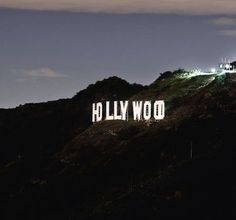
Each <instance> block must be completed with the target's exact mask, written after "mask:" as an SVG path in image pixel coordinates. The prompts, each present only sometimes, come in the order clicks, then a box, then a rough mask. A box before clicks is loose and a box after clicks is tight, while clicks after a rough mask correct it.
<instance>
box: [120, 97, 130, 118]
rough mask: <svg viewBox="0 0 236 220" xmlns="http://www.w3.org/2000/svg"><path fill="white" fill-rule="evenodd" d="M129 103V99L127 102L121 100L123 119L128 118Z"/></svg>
mask: <svg viewBox="0 0 236 220" xmlns="http://www.w3.org/2000/svg"><path fill="white" fill-rule="evenodd" d="M128 103H129V101H125V103H124V102H123V101H120V112H121V116H122V120H124V121H125V120H127V118H126V115H127V112H128Z"/></svg>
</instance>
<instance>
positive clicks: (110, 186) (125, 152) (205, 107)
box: [0, 70, 236, 220]
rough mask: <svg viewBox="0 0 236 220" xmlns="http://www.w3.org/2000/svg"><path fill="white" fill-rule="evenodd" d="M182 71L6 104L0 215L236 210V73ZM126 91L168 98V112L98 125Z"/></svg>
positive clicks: (0, 115)
mask: <svg viewBox="0 0 236 220" xmlns="http://www.w3.org/2000/svg"><path fill="white" fill-rule="evenodd" d="M182 73H183V72H182V70H181V71H180V70H179V71H176V72H174V73H172V72H166V73H164V74H162V75H161V77H160V78H158V79H157V80H156V81H155V82H154V83H152V84H151V85H150V86H148V87H143V86H141V85H137V84H133V85H131V84H129V83H127V82H126V81H124V80H122V79H119V78H117V77H111V78H109V79H105V80H103V81H100V82H97V83H96V84H94V85H90V86H88V88H87V89H85V90H83V91H81V92H79V93H78V94H76V95H75V96H74V97H73V98H72V99H66V100H58V101H53V102H48V103H40V104H26V105H23V106H20V107H18V108H15V109H8V110H4V109H2V110H0V135H1V145H0V203H1V212H0V219H36V220H37V219H43V220H44V219H45V220H47V219H50V220H51V219H63V220H64V219H83V220H92V219H102V220H104V219H109V220H110V219H114V220H126V219H127V220H132V219H173V218H175V219H188V220H189V219H207V220H209V219H214V220H215V219H231V218H233V219H234V218H235V211H233V210H235V209H234V208H235V207H234V204H235V203H234V201H235V182H234V181H233V180H232V179H234V178H232V177H233V175H234V172H233V169H232V168H233V167H234V166H233V165H234V163H233V161H234V159H235V150H234V147H235V137H236V129H235V128H234V127H235V124H236V76H235V75H227V76H216V75H213V76H197V77H188V78H184V77H179V76H181V74H182ZM127 99H130V100H155V99H164V100H165V101H166V105H167V106H166V107H167V108H166V118H165V120H163V121H160V122H150V123H147V122H134V121H128V122H127V121H125V122H124V121H109V122H108V121H104V122H100V123H96V124H91V104H92V102H95V101H105V100H111V101H112V100H127ZM191 152H192V156H191Z"/></svg>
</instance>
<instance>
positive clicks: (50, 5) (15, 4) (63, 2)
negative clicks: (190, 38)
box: [0, 0, 236, 15]
mask: <svg viewBox="0 0 236 220" xmlns="http://www.w3.org/2000/svg"><path fill="white" fill-rule="evenodd" d="M0 7H8V8H19V9H34V10H66V11H79V12H107V13H175V14H194V15H204V14H205V15H208V14H235V13H236V4H235V0H198V1H193V0H126V1H124V0H21V1H19V0H7V1H6V0H0Z"/></svg>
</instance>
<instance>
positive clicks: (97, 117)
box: [92, 102, 102, 122]
mask: <svg viewBox="0 0 236 220" xmlns="http://www.w3.org/2000/svg"><path fill="white" fill-rule="evenodd" d="M101 120H102V103H101V102H98V103H97V104H95V103H93V113H92V121H93V122H96V121H101Z"/></svg>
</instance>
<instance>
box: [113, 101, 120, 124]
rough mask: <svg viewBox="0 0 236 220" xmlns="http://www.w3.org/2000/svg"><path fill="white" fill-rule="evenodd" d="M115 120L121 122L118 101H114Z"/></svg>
mask: <svg viewBox="0 0 236 220" xmlns="http://www.w3.org/2000/svg"><path fill="white" fill-rule="evenodd" d="M114 120H121V115H118V106H117V101H114Z"/></svg>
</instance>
